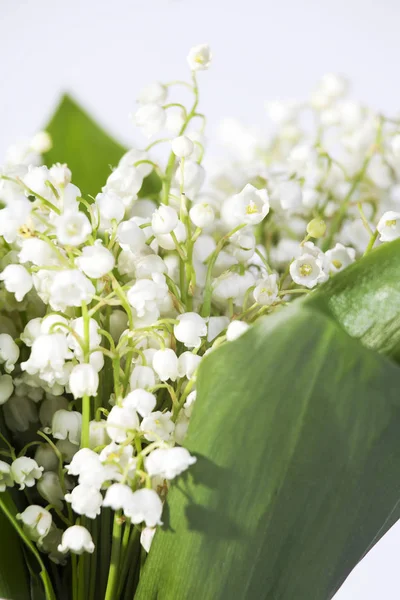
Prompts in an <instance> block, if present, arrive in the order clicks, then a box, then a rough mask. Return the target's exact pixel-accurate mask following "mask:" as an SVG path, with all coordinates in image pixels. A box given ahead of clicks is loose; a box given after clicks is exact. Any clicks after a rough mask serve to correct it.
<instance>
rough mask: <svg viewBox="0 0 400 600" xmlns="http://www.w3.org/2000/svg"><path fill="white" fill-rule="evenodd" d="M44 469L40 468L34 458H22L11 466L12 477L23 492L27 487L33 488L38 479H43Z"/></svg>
mask: <svg viewBox="0 0 400 600" xmlns="http://www.w3.org/2000/svg"><path fill="white" fill-rule="evenodd" d="M42 471H43V467H39V465H38V464H37V462H36V461H35V460H33V458H28V457H27V456H21V457H20V458H17V459H16V460H14V461H13V463H12V464H11V476H12V478H13V480H14V481H15V483H17V484H18V485H19V489H20V490H23V489H24V488H25V486H26V487H33V486H34V485H35V483H36V480H37V479H40V478H41V477H42Z"/></svg>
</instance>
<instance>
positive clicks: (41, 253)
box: [18, 238, 58, 267]
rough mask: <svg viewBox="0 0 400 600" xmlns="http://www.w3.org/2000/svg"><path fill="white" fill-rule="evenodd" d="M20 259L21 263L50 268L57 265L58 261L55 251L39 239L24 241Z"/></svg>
mask: <svg viewBox="0 0 400 600" xmlns="http://www.w3.org/2000/svg"><path fill="white" fill-rule="evenodd" d="M18 258H19V261H20V262H21V263H26V262H31V263H32V264H34V265H36V266H37V267H44V266H46V267H48V266H51V265H54V264H57V261H58V259H57V255H56V252H55V249H54V248H53V247H52V246H51V245H50V244H48V243H46V242H45V241H43V240H40V239H38V238H27V239H25V240H23V241H22V243H21V250H20V252H19V254H18Z"/></svg>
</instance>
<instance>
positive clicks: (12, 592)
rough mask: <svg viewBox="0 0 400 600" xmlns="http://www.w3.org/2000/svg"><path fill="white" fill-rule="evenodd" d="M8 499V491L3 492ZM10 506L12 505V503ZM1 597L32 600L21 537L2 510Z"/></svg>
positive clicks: (0, 516)
mask: <svg viewBox="0 0 400 600" xmlns="http://www.w3.org/2000/svg"><path fill="white" fill-rule="evenodd" d="M1 496H2V499H3V500H4V501H6V498H7V496H8V492H3V493H2V494H1ZM8 504H10V507H11V506H12V503H8ZM0 532H1V539H0V598H2V600H3V599H4V600H30V598H31V595H30V591H29V583H28V577H27V571H26V568H25V558H24V554H23V551H22V547H21V544H20V539H19V537H18V534H17V533H16V531H15V529H14V528H13V527H12V526H11V524H10V522H9V521H8V519H7V518H6V516H5V515H4V514H3V513H2V511H1V510H0Z"/></svg>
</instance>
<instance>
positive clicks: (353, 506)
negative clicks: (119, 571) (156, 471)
mask: <svg viewBox="0 0 400 600" xmlns="http://www.w3.org/2000/svg"><path fill="white" fill-rule="evenodd" d="M399 386H400V369H399V368H398V367H397V366H396V365H395V364H393V363H392V362H390V361H389V359H387V358H386V357H384V356H382V355H380V354H377V353H375V352H373V351H371V350H370V349H368V348H366V347H364V346H363V345H362V344H361V343H360V342H359V341H358V340H354V339H352V338H350V337H349V336H348V334H347V333H346V332H345V331H343V330H342V329H341V327H340V326H339V325H338V324H337V323H335V322H334V320H333V319H331V318H330V317H328V316H326V315H325V314H323V313H321V312H319V311H317V310H315V308H314V307H307V306H306V305H305V304H303V303H297V305H295V306H293V307H291V308H288V309H286V310H282V311H281V312H280V313H278V314H276V315H274V316H271V317H267V318H265V319H262V320H261V321H259V322H258V323H257V324H256V325H255V327H253V328H251V329H250V330H249V331H248V332H247V333H246V334H245V335H244V336H242V337H241V338H240V339H239V340H237V341H236V342H234V343H230V344H226V345H225V346H223V347H221V348H220V349H219V350H217V351H215V352H213V353H212V354H211V355H210V356H208V357H207V358H206V359H205V360H204V362H203V364H202V365H201V367H200V373H199V380H198V398H197V400H196V407H195V410H194V414H193V417H192V421H191V424H190V428H189V434H188V437H187V443H186V444H185V445H186V446H187V447H188V449H189V450H190V451H191V452H192V453H194V454H195V455H197V459H198V460H197V463H196V465H194V467H192V468H191V469H190V470H189V472H188V473H187V475H186V476H185V477H181V478H180V479H178V481H177V482H175V483H174V484H173V485H172V488H171V490H170V492H169V494H168V497H167V510H165V511H164V516H163V519H164V521H165V526H164V529H163V530H162V531H160V532H159V533H157V535H156V537H155V540H154V545H153V547H152V550H151V553H150V556H149V558H148V561H147V564H146V566H145V569H144V573H143V576H142V578H141V580H140V584H139V588H138V591H137V594H136V596H135V600H153V599H154V600H155V599H156V598H157V599H158V600H164V599H165V600H170V599H174V600H184V599H186V598H193V599H194V600H197V599H200V598H201V600H225V599H226V600H228V599H229V600H231V599H233V598H234V599H235V600H247V599H250V598H257V599H268V600H294V599H296V600H328V599H329V598H331V597H332V596H333V595H334V593H335V592H336V590H337V589H338V588H339V586H340V585H341V583H342V582H343V581H344V579H345V578H346V577H347V575H348V574H349V573H350V571H351V570H352V569H353V567H354V566H355V565H356V564H357V562H358V561H359V560H360V559H361V558H362V557H363V555H364V554H365V553H366V552H367V551H368V549H369V548H370V547H371V546H372V545H373V544H374V543H375V542H376V541H377V539H379V537H380V536H381V535H383V533H384V532H385V531H386V529H387V527H388V526H389V525H388V524H389V523H390V522H391V518H392V515H393V513H394V512H395V511H396V509H397V505H398V502H399V498H400V481H399V478H398V465H399V463H400V443H399V433H398V432H399V430H400V398H399V393H398V390H399Z"/></svg>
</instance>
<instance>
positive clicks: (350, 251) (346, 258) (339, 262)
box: [325, 233, 400, 273]
mask: <svg viewBox="0 0 400 600" xmlns="http://www.w3.org/2000/svg"><path fill="white" fill-rule="evenodd" d="M399 235H400V233H399ZM325 256H326V258H327V259H328V261H329V263H330V271H331V272H332V273H339V271H342V270H343V269H345V268H346V267H348V266H349V265H351V263H353V262H354V261H355V259H356V251H355V250H354V248H346V246H343V244H336V246H335V247H334V248H332V249H331V250H327V251H326V252H325Z"/></svg>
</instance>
